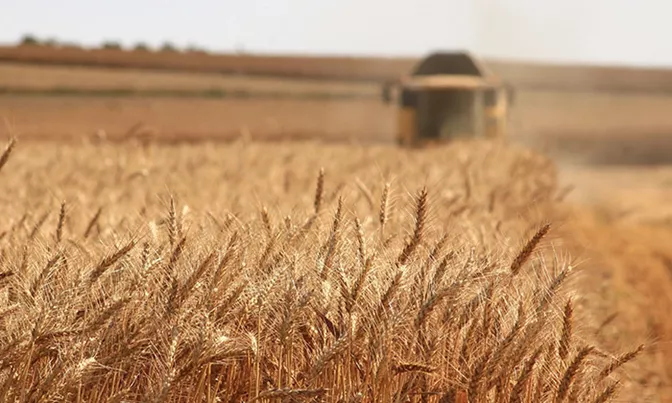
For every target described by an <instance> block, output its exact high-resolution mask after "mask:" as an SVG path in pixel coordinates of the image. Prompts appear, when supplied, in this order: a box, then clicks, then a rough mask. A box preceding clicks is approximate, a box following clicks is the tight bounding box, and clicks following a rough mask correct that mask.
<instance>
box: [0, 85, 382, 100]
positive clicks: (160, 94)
mask: <svg viewBox="0 0 672 403" xmlns="http://www.w3.org/2000/svg"><path fill="white" fill-rule="evenodd" d="M17 95H18V96H37V97H42V96H45V97H59V96H72V97H75V96H76V97H133V98H214V99H223V98H232V99H256V98H261V99H276V100H278V99H302V100H303V99H305V100H314V101H321V100H348V99H353V100H356V99H370V100H376V99H379V98H380V97H379V96H377V95H375V94H366V93H349V94H348V93H340V94H339V93H329V92H300V91H292V92H280V91H260V90H252V91H250V90H247V89H220V88H212V89H209V90H195V91H190V90H171V89H146V90H143V89H130V88H118V89H100V90H98V89H80V88H67V87H55V88H51V89H33V88H11V87H0V96H17Z"/></svg>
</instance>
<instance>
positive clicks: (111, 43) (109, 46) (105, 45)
mask: <svg viewBox="0 0 672 403" xmlns="http://www.w3.org/2000/svg"><path fill="white" fill-rule="evenodd" d="M102 47H103V49H114V50H121V44H120V43H119V42H114V41H105V42H103V45H102Z"/></svg>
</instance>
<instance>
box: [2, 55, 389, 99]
mask: <svg viewBox="0 0 672 403" xmlns="http://www.w3.org/2000/svg"><path fill="white" fill-rule="evenodd" d="M0 87H7V88H17V89H20V88H26V89H44V90H49V89H52V88H54V87H66V88H76V89H91V90H116V89H133V90H180V91H208V90H213V89H218V90H226V89H231V88H240V89H245V90H248V91H274V92H286V93H292V92H296V91H298V92H325V93H337V94H340V93H345V94H349V93H367V94H379V93H380V86H379V85H377V84H368V83H353V82H349V81H327V80H313V79H307V78H277V77H276V78H268V77H259V76H249V75H244V74H216V73H189V72H169V71H161V70H154V71H152V70H138V69H131V68H129V69H114V68H105V67H64V66H45V65H35V64H26V63H0Z"/></svg>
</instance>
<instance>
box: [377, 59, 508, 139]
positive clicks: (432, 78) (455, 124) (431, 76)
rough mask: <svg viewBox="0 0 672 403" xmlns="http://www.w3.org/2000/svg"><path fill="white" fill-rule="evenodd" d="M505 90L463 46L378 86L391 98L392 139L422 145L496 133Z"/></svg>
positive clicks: (501, 130) (501, 125)
mask: <svg viewBox="0 0 672 403" xmlns="http://www.w3.org/2000/svg"><path fill="white" fill-rule="evenodd" d="M510 95H511V92H510V90H509V89H508V88H507V87H506V86H505V85H504V84H503V83H502V82H501V81H500V80H499V79H498V78H497V77H495V76H494V75H493V74H491V73H490V72H489V71H487V70H486V68H485V67H484V66H483V65H482V63H480V62H479V61H478V60H476V59H475V58H474V57H472V56H471V55H470V54H468V53H465V52H456V53H435V54H432V55H430V56H428V57H427V58H425V59H424V60H422V61H421V62H420V63H419V64H418V65H417V66H416V68H415V70H414V71H413V72H412V73H411V74H410V75H408V76H403V77H401V78H400V79H399V80H397V81H395V82H391V83H387V84H385V85H384V86H383V93H382V98H383V102H385V103H388V104H389V103H393V102H394V103H395V104H396V105H397V107H398V110H397V128H396V139H397V142H398V143H399V144H401V145H408V146H411V145H422V144H427V143H440V142H444V141H451V140H455V139H465V138H485V137H488V138H499V137H503V136H504V134H505V130H506V121H507V115H508V111H507V109H508V102H507V100H508V99H509V97H510Z"/></svg>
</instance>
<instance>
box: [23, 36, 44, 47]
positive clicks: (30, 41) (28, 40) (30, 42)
mask: <svg viewBox="0 0 672 403" xmlns="http://www.w3.org/2000/svg"><path fill="white" fill-rule="evenodd" d="M20 44H21V45H24V46H35V45H39V44H40V40H39V39H37V37H35V35H32V34H25V35H24V36H23V37H21V42H20Z"/></svg>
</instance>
